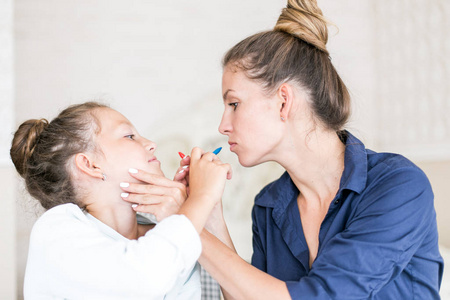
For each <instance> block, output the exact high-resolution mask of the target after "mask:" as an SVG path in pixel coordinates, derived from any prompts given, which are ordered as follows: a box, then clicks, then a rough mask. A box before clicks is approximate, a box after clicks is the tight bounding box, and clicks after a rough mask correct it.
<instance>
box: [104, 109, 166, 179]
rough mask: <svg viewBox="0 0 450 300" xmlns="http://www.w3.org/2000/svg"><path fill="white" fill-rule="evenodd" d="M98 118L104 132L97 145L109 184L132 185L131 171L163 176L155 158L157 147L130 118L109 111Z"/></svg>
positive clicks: (105, 111)
mask: <svg viewBox="0 0 450 300" xmlns="http://www.w3.org/2000/svg"><path fill="white" fill-rule="evenodd" d="M96 116H97V118H98V119H99V121H100V128H101V131H100V133H99V134H98V135H97V137H96V143H97V145H98V147H99V148H100V149H101V151H102V152H103V154H104V158H103V160H101V162H100V164H102V165H101V166H100V167H101V168H102V170H103V172H104V174H105V175H106V176H107V179H108V181H110V180H112V181H114V182H115V181H117V182H122V181H130V178H131V177H130V175H129V173H128V170H129V169H130V168H134V169H141V170H144V171H147V172H149V173H152V174H160V175H163V173H162V171H161V166H160V162H159V161H158V160H157V159H156V156H155V155H154V152H155V149H156V144H155V143H154V142H152V141H149V140H147V139H145V138H144V137H142V136H140V135H139V134H138V132H137V130H136V129H135V128H134V126H133V125H132V124H131V123H130V121H128V119H127V118H125V117H124V116H123V115H122V114H120V113H119V112H117V111H115V110H113V109H109V108H101V109H99V110H98V111H97V112H96ZM134 181H135V180H134Z"/></svg>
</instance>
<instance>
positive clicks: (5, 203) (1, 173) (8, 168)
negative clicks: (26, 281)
mask: <svg viewBox="0 0 450 300" xmlns="http://www.w3.org/2000/svg"><path fill="white" fill-rule="evenodd" d="M13 12H14V11H13V1H12V0H0V45H1V46H0V120H1V124H2V128H1V130H0V190H1V191H2V196H1V200H2V201H1V204H2V208H1V209H0V240H1V243H0V270H1V271H0V299H15V298H16V290H17V284H16V273H17V272H16V229H15V228H16V220H15V210H16V209H15V204H16V196H15V191H16V189H15V184H16V182H15V179H14V178H15V177H14V173H13V168H12V165H11V163H10V161H9V144H10V141H11V134H10V133H11V131H12V128H13V122H14V109H13V108H14V102H13V101H14V69H13V61H14V57H13V40H14V39H13V14H14V13H13Z"/></svg>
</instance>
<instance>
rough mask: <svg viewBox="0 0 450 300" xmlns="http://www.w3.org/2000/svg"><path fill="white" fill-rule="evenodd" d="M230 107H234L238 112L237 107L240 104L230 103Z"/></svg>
mask: <svg viewBox="0 0 450 300" xmlns="http://www.w3.org/2000/svg"><path fill="white" fill-rule="evenodd" d="M228 105H229V106H232V107H233V110H236V108H237V106H238V103H237V102H233V103H230V104H228Z"/></svg>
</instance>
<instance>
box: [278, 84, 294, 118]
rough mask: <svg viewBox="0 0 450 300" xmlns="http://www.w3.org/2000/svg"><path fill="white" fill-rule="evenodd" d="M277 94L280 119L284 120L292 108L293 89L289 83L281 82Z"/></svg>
mask: <svg viewBox="0 0 450 300" xmlns="http://www.w3.org/2000/svg"><path fill="white" fill-rule="evenodd" d="M277 95H278V99H280V119H281V120H282V121H286V120H287V119H288V116H289V112H290V111H291V109H292V102H293V98H294V90H293V88H292V86H291V85H290V84H289V83H283V84H282V85H281V86H280V87H279V88H278V91H277Z"/></svg>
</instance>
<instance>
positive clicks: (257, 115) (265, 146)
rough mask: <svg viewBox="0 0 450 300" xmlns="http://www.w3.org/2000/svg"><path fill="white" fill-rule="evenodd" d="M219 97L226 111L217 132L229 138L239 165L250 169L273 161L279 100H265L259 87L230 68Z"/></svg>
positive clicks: (278, 139)
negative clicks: (221, 96) (221, 98)
mask: <svg viewBox="0 0 450 300" xmlns="http://www.w3.org/2000/svg"><path fill="white" fill-rule="evenodd" d="M222 93H223V101H224V105H225V110H224V113H223V116H222V121H221V122H220V126H219V131H220V133H222V134H224V135H226V136H228V143H229V144H230V151H232V152H234V153H236V154H237V156H238V158H239V162H240V164H241V165H243V166H245V167H251V166H254V165H257V164H260V163H262V162H265V161H269V160H276V159H275V158H276V157H275V152H276V151H275V150H276V147H277V145H279V143H280V142H281V139H282V131H283V130H282V121H281V120H280V109H281V100H280V99H278V96H277V95H273V96H267V95H266V94H265V92H264V90H263V89H262V87H261V85H259V84H258V83H257V82H255V81H253V80H250V79H248V78H247V76H246V75H245V74H244V73H243V72H242V71H240V70H237V69H235V68H230V67H226V68H225V70H224V73H223V77H222Z"/></svg>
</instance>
